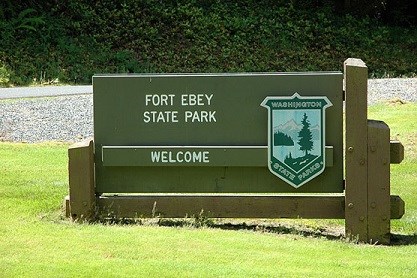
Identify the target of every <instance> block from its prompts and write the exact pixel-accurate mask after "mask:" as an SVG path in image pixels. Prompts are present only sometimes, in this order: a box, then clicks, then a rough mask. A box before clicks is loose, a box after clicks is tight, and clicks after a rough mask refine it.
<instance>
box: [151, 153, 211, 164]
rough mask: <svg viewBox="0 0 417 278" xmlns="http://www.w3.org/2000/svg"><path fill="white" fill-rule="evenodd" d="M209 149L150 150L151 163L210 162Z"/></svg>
mask: <svg viewBox="0 0 417 278" xmlns="http://www.w3.org/2000/svg"><path fill="white" fill-rule="evenodd" d="M209 156H210V152H209V151H185V152H184V151H177V152H175V151H151V161H152V163H210V159H209Z"/></svg>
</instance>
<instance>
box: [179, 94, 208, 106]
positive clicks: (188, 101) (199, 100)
mask: <svg viewBox="0 0 417 278" xmlns="http://www.w3.org/2000/svg"><path fill="white" fill-rule="evenodd" d="M212 98H213V94H211V95H207V94H183V95H181V105H182V106H205V105H211V100H212Z"/></svg>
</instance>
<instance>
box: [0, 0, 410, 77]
mask: <svg viewBox="0 0 417 278" xmlns="http://www.w3.org/2000/svg"><path fill="white" fill-rule="evenodd" d="M6 2H10V1H6ZM35 2H36V3H37V7H42V8H43V9H38V10H43V11H44V12H43V14H39V13H36V11H34V10H33V9H30V7H29V6H28V5H29V4H27V3H35ZM38 2H39V1H30V2H25V3H26V4H23V2H22V3H20V1H18V3H19V5H21V8H22V10H23V12H19V10H17V9H14V13H11V16H9V17H8V18H6V17H5V16H3V17H1V16H0V27H1V29H2V31H3V32H2V40H0V49H1V50H0V60H1V61H3V62H4V64H5V65H6V66H7V68H8V70H9V72H10V77H9V82H10V83H12V84H16V85H23V84H28V83H32V82H41V83H44V82H49V81H51V80H55V79H57V78H58V79H59V80H60V81H61V82H66V83H90V82H91V76H92V75H93V74H94V73H130V72H137V73H140V72H237V71H239V72H242V71H243V72H248V71H249V72H253V71H318V70H342V65H343V61H344V60H345V59H346V58H349V57H356V58H362V59H363V60H364V61H365V62H366V63H367V65H368V67H369V69H370V75H371V76H376V77H380V76H386V75H388V74H389V75H390V76H403V75H404V76H413V75H415V73H416V69H417V55H416V45H417V31H416V30H415V29H413V28H406V27H393V26H389V25H385V24H383V22H382V21H381V20H378V19H375V18H371V17H366V16H365V17H362V18H357V17H354V16H351V15H341V14H335V13H334V12H333V8H332V5H330V4H329V3H330V2H331V1H323V3H327V4H323V5H318V4H317V3H318V2H317V3H316V2H314V3H316V4H311V3H313V2H308V1H289V2H288V1H272V0H269V1H253V0H245V1H239V2H236V1H207V0H193V1H185V0H181V1H162V2H161V1H156V0H146V1H135V0H126V1H123V2H119V1H108V0H101V1H94V2H91V1H87V0H80V1H59V2H56V3H55V4H51V3H52V2H51V3H48V1H47V2H46V3H44V2H39V3H38ZM0 5H1V4H0ZM16 5H18V4H16ZM9 9H11V8H10V7H9ZM19 26H20V27H19ZM24 26H26V27H24Z"/></svg>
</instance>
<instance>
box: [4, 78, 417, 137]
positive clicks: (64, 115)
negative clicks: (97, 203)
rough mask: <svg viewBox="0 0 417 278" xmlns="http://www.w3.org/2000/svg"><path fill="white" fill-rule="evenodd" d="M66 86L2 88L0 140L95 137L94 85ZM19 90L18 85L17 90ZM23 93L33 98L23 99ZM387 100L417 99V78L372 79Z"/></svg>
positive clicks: (374, 91)
mask: <svg viewBox="0 0 417 278" xmlns="http://www.w3.org/2000/svg"><path fill="white" fill-rule="evenodd" d="M72 87H73V86H72ZM66 89H67V88H65V89H63V87H44V90H42V89H35V90H39V92H38V93H31V94H30V95H29V94H28V91H27V90H28V88H22V89H20V90H21V91H22V92H20V93H22V95H20V96H16V97H15V98H7V99H5V98H6V97H4V96H5V95H7V94H9V97H10V94H11V93H10V90H11V89H0V141H14V142H30V143H34V142H44V141H63V142H77V141H81V140H83V139H84V138H88V137H92V136H93V97H92V94H91V86H80V87H73V88H71V89H70V90H69V91H66ZM13 90H15V89H12V91H13ZM24 90H26V94H25V91H24ZM35 90H34V91H35ZM18 91H19V89H18V88H17V89H16V90H15V91H14V93H18ZM22 96H25V97H28V96H30V97H32V98H24V99H22V98H21V97H22ZM39 96H40V97H39ZM387 100H396V101H404V102H415V101H417V78H408V79H397V78H393V79H370V80H369V81H368V102H369V105H372V104H375V103H377V102H381V101H387Z"/></svg>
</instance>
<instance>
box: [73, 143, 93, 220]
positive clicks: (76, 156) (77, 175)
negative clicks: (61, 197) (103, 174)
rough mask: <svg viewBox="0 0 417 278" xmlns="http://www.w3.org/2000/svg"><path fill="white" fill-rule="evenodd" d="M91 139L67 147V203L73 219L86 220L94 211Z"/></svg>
mask: <svg viewBox="0 0 417 278" xmlns="http://www.w3.org/2000/svg"><path fill="white" fill-rule="evenodd" d="M93 150H94V147H93V141H92V140H91V141H85V142H81V143H77V144H74V145H72V146H70V147H69V149H68V157H69V161H68V171H69V198H70V199H69V200H70V201H69V203H70V215H71V217H72V218H73V219H81V220H84V219H85V220H88V219H90V218H91V217H93V215H94V213H95V200H96V198H95V182H94V153H93Z"/></svg>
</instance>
